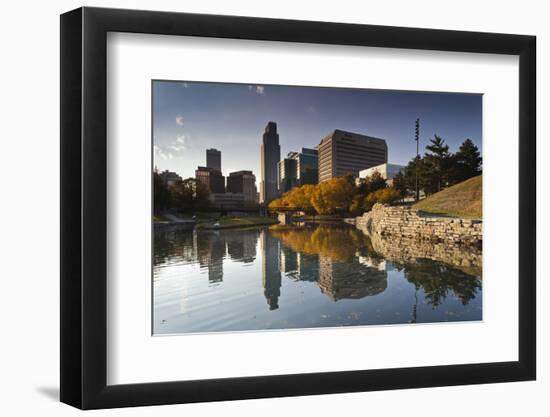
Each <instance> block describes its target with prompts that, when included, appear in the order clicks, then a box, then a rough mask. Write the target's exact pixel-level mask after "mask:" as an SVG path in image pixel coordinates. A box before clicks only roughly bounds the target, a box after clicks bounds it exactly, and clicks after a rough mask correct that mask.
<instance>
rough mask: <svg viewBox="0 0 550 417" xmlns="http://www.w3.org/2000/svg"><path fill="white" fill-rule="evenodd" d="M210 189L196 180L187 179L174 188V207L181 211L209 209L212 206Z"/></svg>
mask: <svg viewBox="0 0 550 417" xmlns="http://www.w3.org/2000/svg"><path fill="white" fill-rule="evenodd" d="M209 195H210V192H209V190H208V188H207V187H206V186H205V185H204V184H203V183H201V182H200V181H197V180H196V179H195V178H187V179H185V180H183V181H182V182H181V183H180V184H177V185H175V186H174V187H173V200H174V201H173V205H174V207H175V208H176V209H178V210H180V211H186V210H194V209H198V208H207V207H209V205H210V200H209Z"/></svg>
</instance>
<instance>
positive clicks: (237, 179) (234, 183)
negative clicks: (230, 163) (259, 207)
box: [227, 171, 258, 205]
mask: <svg viewBox="0 0 550 417" xmlns="http://www.w3.org/2000/svg"><path fill="white" fill-rule="evenodd" d="M227 192H228V193H238V194H243V195H244V202H245V204H247V205H256V204H257V203H258V201H257V198H258V190H257V188H256V176H255V175H254V174H253V173H252V171H236V172H231V173H230V174H229V176H228V177H227Z"/></svg>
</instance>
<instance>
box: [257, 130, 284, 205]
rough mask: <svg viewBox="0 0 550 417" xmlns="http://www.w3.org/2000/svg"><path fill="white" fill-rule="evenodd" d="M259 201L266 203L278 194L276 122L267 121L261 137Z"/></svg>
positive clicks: (278, 149) (278, 155)
mask: <svg viewBox="0 0 550 417" xmlns="http://www.w3.org/2000/svg"><path fill="white" fill-rule="evenodd" d="M260 153H261V170H262V172H261V181H260V203H262V204H268V203H269V202H270V201H271V200H274V199H275V198H277V197H278V196H279V192H278V188H277V163H278V162H279V160H280V159H281V146H280V145H279V134H278V133H277V124H276V123H275V122H269V123H268V124H267V126H266V127H265V131H264V134H263V138H262V146H261V149H260Z"/></svg>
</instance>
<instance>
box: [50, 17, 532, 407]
mask: <svg viewBox="0 0 550 417" xmlns="http://www.w3.org/2000/svg"><path fill="white" fill-rule="evenodd" d="M108 32H131V33H147V34H162V35H174V36H178V35H185V36H198V37H214V38H235V39H254V40H266V41H285V42H305V43H320V44H333V45H356V46H371V47H383V48H405V49H421V50H441V51H457V52H477V53H491V54H508V55H517V56H519V103H518V108H519V132H518V140H519V155H518V158H519V271H518V272H519V278H520V279H519V293H518V297H519V360H518V361H514V362H497V363H477V364H467V365H446V366H427V367H425V366H424V367H412V368H398V369H376V370H356V371H344V372H326V373H309V374H292V375H273V376H257V377H240V378H229V379H210V380H200V381H178V382H162V383H142V384H131V385H112V386H109V385H107V383H106V380H107V379H106V376H107V334H106V333H107V332H106V330H107V308H106V307H107V303H106V300H107V273H106V271H107V250H106V244H107V181H108V178H107V172H106V171H107V135H106V127H107V111H106V97H107V73H106V59H107V56H106V55H107V54H106V46H107V33H108ZM535 45H536V38H535V37H534V36H524V35H510V34H494V33H480V32H461V31H449V30H432V29H415V28H402V27H387V26H371V25H358V24H341V23H323V22H312V21H293V20H278V19H265V18H251V17H232V16H215V15H200V14H185V13H170V12H152V11H136V10H119V9H102V8H88V7H84V8H80V9H77V10H73V11H70V12H68V13H65V14H63V15H61V53H60V56H61V309H60V315H61V358H60V359H61V382H60V383H61V401H62V402H64V403H67V404H70V405H72V406H75V407H78V408H82V409H95V408H111V407H124V406H143V405H156V404H174V403H190V402H200V401H218V400H237V399H249V398H264V397H282V396H297V395H312V394H327V393H343V392H357V391H375V390H387V389H401V388H421V387H434V386H448V385H463V384H481V383H496V382H506V381H525V380H533V379H535V377H536V314H535V312H536V297H535V292H536V275H535V273H536V271H535V269H536V268H535V265H536V262H535V257H536V255H535V254H536V250H535V248H536V194H535V193H536V188H535V181H536V176H535V174H536V164H535V161H536V158H535V154H536V146H535V134H536V131H535V123H536V120H535V108H536V92H535V87H536V81H535V80H536V77H535V75H536V70H535V67H536V46H535ZM147 169H148V167H147Z"/></svg>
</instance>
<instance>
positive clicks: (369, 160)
mask: <svg viewBox="0 0 550 417" xmlns="http://www.w3.org/2000/svg"><path fill="white" fill-rule="evenodd" d="M318 151H319V182H323V181H327V180H330V179H331V178H335V177H342V176H344V175H347V174H351V175H353V176H354V177H357V176H358V175H359V171H361V170H363V169H367V168H371V167H373V166H376V165H380V164H384V163H387V162H388V146H387V145H386V141H385V140H384V139H379V138H374V137H370V136H365V135H360V134H358V133H351V132H345V131H343V130H335V131H334V132H332V133H330V134H329V135H327V136H326V137H324V138H323V140H322V141H321V143H320V144H319V146H318Z"/></svg>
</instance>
